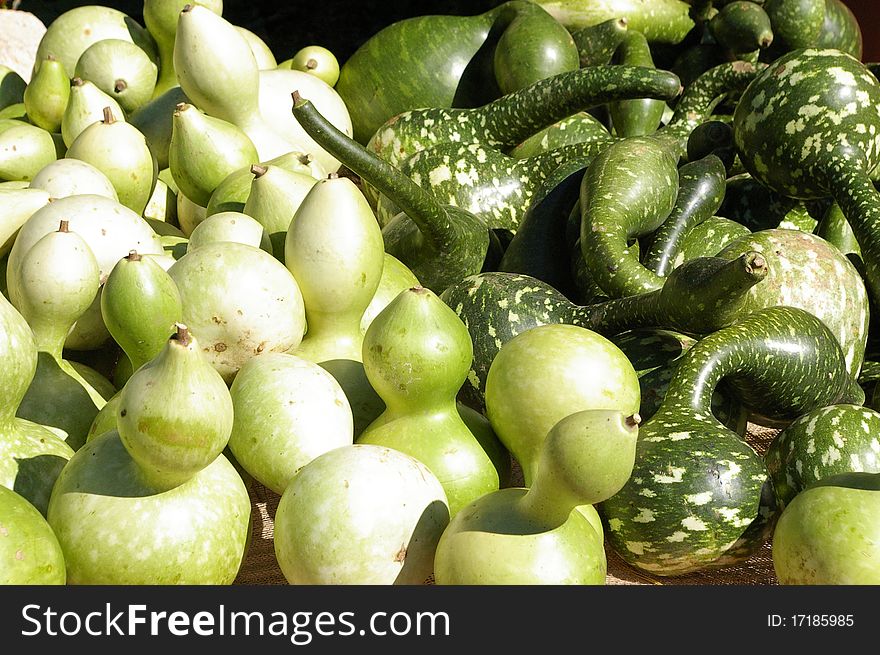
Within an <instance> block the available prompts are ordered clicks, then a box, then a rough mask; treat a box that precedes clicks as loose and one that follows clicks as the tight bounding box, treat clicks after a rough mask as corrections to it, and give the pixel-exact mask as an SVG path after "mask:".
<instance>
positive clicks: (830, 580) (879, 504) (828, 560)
mask: <svg viewBox="0 0 880 655" xmlns="http://www.w3.org/2000/svg"><path fill="white" fill-rule="evenodd" d="M878 525H880V475H878V474H876V473H843V474H839V475H836V476H832V477H830V478H827V479H825V480H822V481H820V482H817V483H816V484H815V485H814V486H813V487H812V488H810V489H807V490H805V491H803V492H801V493H800V494H798V495H797V496H796V497H795V499H794V500H793V501H792V502H791V504H790V505H788V506H787V507H786V508H785V510H784V511H783V512H782V516H780V517H779V522H778V523H777V525H776V530H775V531H774V533H773V551H772V554H773V569H774V571H775V573H776V577H777V578H778V579H779V582H780V584H784V585H814V586H815V585H877V584H880V575H878V569H877V558H878V557H880V549H878V547H877V544H878V542H880V534H878V529H877V526H878Z"/></svg>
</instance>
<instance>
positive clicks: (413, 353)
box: [357, 287, 510, 516]
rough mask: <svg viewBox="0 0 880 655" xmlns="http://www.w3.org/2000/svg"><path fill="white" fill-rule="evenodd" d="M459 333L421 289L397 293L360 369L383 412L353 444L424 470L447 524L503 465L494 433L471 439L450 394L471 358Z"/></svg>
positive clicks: (494, 482)
mask: <svg viewBox="0 0 880 655" xmlns="http://www.w3.org/2000/svg"><path fill="white" fill-rule="evenodd" d="M472 353H473V350H472V347H471V342H470V337H469V335H468V333H467V329H466V328H465V327H464V325H463V324H462V323H461V321H460V320H459V318H458V317H457V316H456V315H455V313H454V312H453V311H452V310H450V309H449V307H447V306H446V305H445V304H443V302H442V301H441V300H440V299H439V298H438V297H437V296H436V295H435V294H434V293H433V292H432V291H430V290H429V289H425V288H423V287H414V288H412V289H408V290H406V291H403V292H401V293H400V295H398V296H397V298H395V299H394V300H393V301H392V302H391V304H389V305H388V306H387V307H386V308H385V309H384V310H382V312H380V313H379V315H378V316H377V317H376V318H375V319H374V320H373V322H372V324H371V325H370V327H369V329H367V333H366V335H365V336H364V342H363V357H364V369H365V371H366V374H367V378H368V379H369V381H370V384H371V385H372V386H373V388H374V389H375V390H376V392H377V393H378V394H379V396H380V397H381V398H382V400H383V401H384V402H385V406H386V409H385V411H384V412H382V414H381V415H380V416H379V417H378V418H377V419H376V420H375V421H373V422H372V423H371V424H370V425H369V426H367V428H366V429H365V430H364V431H363V432H362V433H361V434H360V436H359V437H357V443H359V444H374V445H380V446H386V447H388V448H394V449H396V450H400V451H402V452H405V453H407V454H408V455H411V456H412V457H415V458H416V459H418V460H420V461H422V462H424V463H425V465H426V466H427V467H428V468H429V469H430V470H431V472H432V473H434V475H436V476H437V479H438V480H439V481H440V483H441V484H442V485H443V488H444V490H445V491H446V496H447V498H448V500H449V512H450V515H452V516H454V515H455V514H456V512H458V511H459V510H460V509H461V508H462V507H464V506H466V505H467V504H468V503H470V502H471V501H473V500H475V499H476V498H478V497H480V496H482V495H483V494H486V493H489V492H491V491H494V490H497V489H498V488H499V486H500V485H501V483H502V481H503V480H505V479H506V475H507V474H506V470H507V469H508V468H509V465H510V462H509V459H508V456H507V453H506V452H505V450H504V448H503V447H502V446H501V444H500V443H499V442H498V440H497V438H496V437H495V435H494V433H492V431H491V430H490V431H489V432H488V433H486V432H483V431H479V432H476V433H475V432H472V431H471V429H470V428H469V427H468V425H467V423H465V421H464V420H463V417H462V415H461V414H460V412H459V409H458V406H457V403H456V394H457V393H458V390H459V389H460V388H461V385H462V384H463V383H464V380H465V377H466V376H467V371H468V367H469V366H470V361H471V357H472Z"/></svg>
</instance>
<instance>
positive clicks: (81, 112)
mask: <svg viewBox="0 0 880 655" xmlns="http://www.w3.org/2000/svg"><path fill="white" fill-rule="evenodd" d="M105 107H109V108H110V111H111V112H112V114H113V117H114V118H115V119H116V120H117V121H119V122H125V112H124V111H123V109H122V107H121V106H120V105H119V103H118V102H116V100H115V99H114V98H113V97H112V96H109V95H107V94H106V93H104V92H103V91H101V89H99V88H98V87H97V86H96V85H95V83H94V82H91V81H89V80H83V79H80V78H79V77H74V78H73V80H71V86H70V97H69V98H68V100H67V107H65V109H64V115H63V116H62V117H61V139H62V140H63V141H64V145H65V146H67V147H68V148H69V147H70V146H71V144H72V143H73V142H74V141H75V140H76V137H78V136H79V135H80V133H81V132H82V131H83V130H85V129H86V128H87V127H88V126H89V125H91V124H92V123H95V122H98V121H100V120H102V119H103V114H104V108H105Z"/></svg>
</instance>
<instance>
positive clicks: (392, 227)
mask: <svg viewBox="0 0 880 655" xmlns="http://www.w3.org/2000/svg"><path fill="white" fill-rule="evenodd" d="M293 98H294V105H293V114H294V116H295V117H296V119H297V120H298V121H299V122H300V124H301V125H302V126H303V128H304V129H305V130H306V132H307V133H308V134H309V136H311V137H312V138H313V139H314V140H315V141H316V142H317V143H318V144H319V145H320V146H321V147H322V148H324V149H325V150H327V151H328V152H330V153H331V154H332V155H333V156H334V157H336V158H337V159H339V160H340V161H341V162H342V163H344V164H345V165H346V166H347V167H348V168H349V169H351V170H352V171H354V172H355V173H357V174H358V175H359V176H360V177H361V178H362V179H364V180H366V181H367V182H368V183H369V184H372V185H373V186H374V187H376V189H378V190H379V191H380V192H381V193H383V194H384V195H386V196H388V198H389V199H391V200H392V201H394V202H395V204H397V205H398V206H399V207H400V208H401V209H402V210H403V211H402V212H401V213H400V214H398V215H397V216H396V217H395V218H394V219H393V220H392V221H391V222H390V223H388V224H387V225H386V226H385V227H383V228H382V237H383V239H384V242H385V251H386V252H388V253H389V254H391V255H393V256H394V257H396V258H398V259H399V260H400V261H401V262H403V263H404V264H405V265H406V266H407V267H409V268H410V269H411V270H412V272H413V273H414V274H415V275H416V277H417V278H418V279H419V280H420V281H421V283H422V284H423V285H424V286H425V287H427V288H429V289H432V290H433V291H434V292H435V293H441V292H442V291H443V290H444V289H445V288H446V287H448V286H449V285H451V284H455V283H456V282H458V281H459V280H461V279H462V278H463V277H465V276H468V275H473V274H474V273H478V272H479V271H480V270H481V269H482V267H483V261H484V260H485V258H486V253H487V252H488V250H489V232H488V228H487V227H486V225H485V224H484V223H483V222H482V221H481V220H480V219H479V218H477V217H476V216H474V215H473V214H472V213H470V212H469V211H466V210H464V209H460V208H458V207H453V206H450V205H443V204H441V203H440V202H439V201H438V199H436V198H435V197H434V196H433V195H432V194H431V193H430V192H428V191H427V190H425V189H422V188H421V187H420V186H419V185H417V184H416V183H415V182H413V181H412V180H410V179H409V178H408V177H407V176H406V175H404V174H403V173H401V172H400V171H399V170H398V169H397V168H395V167H393V166H391V165H390V164H388V163H387V162H386V161H384V160H383V159H380V158H379V157H377V156H376V155H374V154H373V153H371V152H370V151H369V150H367V149H366V148H364V147H363V146H362V145H360V144H359V143H358V142H357V141H355V140H353V139H351V138H349V137H348V136H346V135H345V134H343V133H342V132H340V131H339V130H338V129H336V128H335V127H334V126H333V125H332V124H331V123H329V122H328V121H327V120H326V119H325V118H324V117H323V116H321V114H320V113H319V112H318V111H317V110H316V109H315V107H314V106H313V105H312V103H311V102H309V101H308V100H304V99H302V98H300V97H299V94H298V93H294V95H293Z"/></svg>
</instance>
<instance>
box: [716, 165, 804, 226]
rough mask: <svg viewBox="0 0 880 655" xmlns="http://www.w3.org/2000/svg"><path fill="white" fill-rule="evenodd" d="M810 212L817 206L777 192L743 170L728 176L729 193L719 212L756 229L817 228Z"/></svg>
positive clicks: (725, 196)
mask: <svg viewBox="0 0 880 655" xmlns="http://www.w3.org/2000/svg"><path fill="white" fill-rule="evenodd" d="M811 211H814V209H813V208H812V207H808V206H807V205H806V204H805V203H804V202H803V201H801V200H798V199H797V198H790V197H788V196H785V195H782V194H780V193H777V192H776V191H773V190H772V189H770V188H768V187H767V186H766V185H764V184H762V183H761V182H759V181H758V180H756V179H755V178H754V177H752V176H751V175H749V174H748V173H740V174H737V175H734V176H733V177H729V178H728V179H727V192H726V193H725V195H724V201H723V202H722V203H721V208H720V209H719V210H718V213H719V214H720V215H721V216H724V217H726V218H729V219H731V220H734V221H736V222H738V223H742V224H743V225H745V226H746V227H747V228H749V229H750V230H751V231H753V232H757V231H758V230H767V229H770V228H776V227H782V228H788V229H804V230H806V231H807V232H810V231H812V230H813V229H814V228H815V227H816V219H815V218H813V217H812V214H811Z"/></svg>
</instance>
